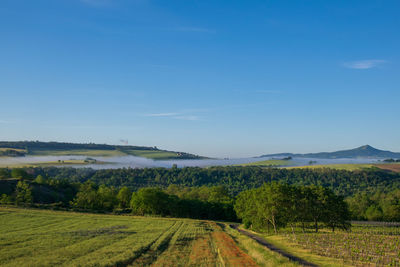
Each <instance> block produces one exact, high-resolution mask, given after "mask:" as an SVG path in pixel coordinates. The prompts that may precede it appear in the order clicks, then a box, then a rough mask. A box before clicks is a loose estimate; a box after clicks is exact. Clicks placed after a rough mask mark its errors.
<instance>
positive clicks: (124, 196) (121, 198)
mask: <svg viewBox="0 0 400 267" xmlns="http://www.w3.org/2000/svg"><path fill="white" fill-rule="evenodd" d="M131 197H132V191H131V190H130V189H129V188H128V187H126V186H124V187H122V188H121V189H120V190H119V192H118V195H117V200H118V205H119V207H120V208H122V209H126V208H128V207H129V205H130V201H131Z"/></svg>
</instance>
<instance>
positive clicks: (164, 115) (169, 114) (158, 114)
mask: <svg viewBox="0 0 400 267" xmlns="http://www.w3.org/2000/svg"><path fill="white" fill-rule="evenodd" d="M179 114H180V113H176V112H166V113H149V114H145V115H144V116H145V117H172V116H177V115H179Z"/></svg>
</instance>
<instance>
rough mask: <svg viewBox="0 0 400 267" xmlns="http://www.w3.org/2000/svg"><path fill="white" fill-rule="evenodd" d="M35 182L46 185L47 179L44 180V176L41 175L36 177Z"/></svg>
mask: <svg viewBox="0 0 400 267" xmlns="http://www.w3.org/2000/svg"><path fill="white" fill-rule="evenodd" d="M34 182H35V183H37V184H44V183H45V179H44V178H43V176H42V175H41V174H39V175H38V176H36V179H35V180H34Z"/></svg>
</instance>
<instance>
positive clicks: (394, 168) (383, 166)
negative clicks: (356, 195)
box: [286, 163, 400, 172]
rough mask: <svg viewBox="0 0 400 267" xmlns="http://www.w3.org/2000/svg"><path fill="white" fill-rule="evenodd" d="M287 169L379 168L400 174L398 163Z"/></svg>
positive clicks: (399, 164)
mask: <svg viewBox="0 0 400 267" xmlns="http://www.w3.org/2000/svg"><path fill="white" fill-rule="evenodd" d="M286 168H288V169H294V168H300V169H321V168H330V169H336V170H347V171H355V170H363V169H370V168H379V169H383V170H389V171H394V172H400V163H382V164H372V163H371V164H325V165H323V164H316V165H306V166H295V167H286Z"/></svg>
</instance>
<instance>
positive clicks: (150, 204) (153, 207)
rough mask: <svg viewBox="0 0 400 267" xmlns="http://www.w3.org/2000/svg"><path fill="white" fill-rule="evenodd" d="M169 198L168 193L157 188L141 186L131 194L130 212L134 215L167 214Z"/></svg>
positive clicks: (168, 211) (168, 212)
mask: <svg viewBox="0 0 400 267" xmlns="http://www.w3.org/2000/svg"><path fill="white" fill-rule="evenodd" d="M169 199H170V198H169V195H168V194H167V193H165V192H163V191H162V190H161V189H159V188H151V187H149V188H141V189H139V191H137V192H134V193H133V194H132V198H131V208H132V213H133V214H135V215H146V214H149V215H161V216H166V215H169V214H170V210H169V204H170V203H168V202H169Z"/></svg>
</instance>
